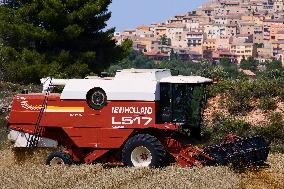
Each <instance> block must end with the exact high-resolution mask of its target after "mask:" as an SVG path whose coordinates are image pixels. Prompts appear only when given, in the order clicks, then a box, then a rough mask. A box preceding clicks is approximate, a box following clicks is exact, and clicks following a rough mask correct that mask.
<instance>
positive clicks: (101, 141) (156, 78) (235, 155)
mask: <svg viewBox="0 0 284 189" xmlns="http://www.w3.org/2000/svg"><path fill="white" fill-rule="evenodd" d="M42 83H43V91H42V93H41V94H18V95H16V96H15V97H14V99H13V104H12V110H11V113H10V117H9V125H10V129H11V132H10V134H9V138H10V139H11V140H12V141H14V142H15V147H29V148H30V147H57V146H63V147H64V148H65V150H64V152H62V151H57V152H54V153H51V154H50V155H49V156H48V158H47V161H46V163H47V164H48V165H51V164H60V163H63V164H71V163H73V162H78V163H93V162H102V163H107V162H112V163H122V164H124V165H125V166H134V167H160V166H164V165H166V164H167V160H168V159H174V160H175V161H176V162H177V163H178V164H179V165H181V166H194V165H195V166H198V167H202V166H205V165H216V164H222V165H227V164H234V165H239V164H241V165H245V166H246V165H251V164H256V163H263V162H265V161H266V159H267V156H268V152H269V146H268V144H267V143H266V142H265V140H264V139H263V138H261V137H253V138H249V139H241V138H239V137H230V140H226V141H225V142H223V143H221V144H218V145H213V146H207V147H204V148H203V149H200V148H197V147H195V146H193V145H191V144H188V143H185V142H184V141H183V140H180V139H179V138H178V137H176V133H180V131H181V130H183V131H189V134H188V135H186V137H187V138H192V137H198V138H200V125H201V123H202V112H203V109H204V106H205V103H206V86H207V85H209V84H211V83H212V80H211V79H207V78H204V77H200V76H172V75H171V71H170V70H167V69H158V70H155V69H151V70H147V69H146V70H141V69H127V70H121V71H118V72H117V73H116V76H115V77H113V78H110V77H87V78H85V79H51V78H45V79H42ZM55 86H63V91H62V93H61V94H57V93H52V92H51V91H52V88H53V87H55ZM169 157H172V158H169Z"/></svg>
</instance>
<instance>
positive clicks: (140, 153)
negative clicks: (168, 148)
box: [131, 146, 152, 167]
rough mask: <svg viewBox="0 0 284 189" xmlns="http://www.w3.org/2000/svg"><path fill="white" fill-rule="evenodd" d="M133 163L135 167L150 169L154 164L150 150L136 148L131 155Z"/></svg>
mask: <svg viewBox="0 0 284 189" xmlns="http://www.w3.org/2000/svg"><path fill="white" fill-rule="evenodd" d="M131 162H132V164H133V166H134V167H148V166H149V165H150V164H151V162H152V155H151V152H150V150H148V149H147V148H146V147H144V146H139V147H136V148H135V149H134V150H133V151H132V153H131Z"/></svg>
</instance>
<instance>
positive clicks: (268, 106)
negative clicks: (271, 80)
mask: <svg viewBox="0 0 284 189" xmlns="http://www.w3.org/2000/svg"><path fill="white" fill-rule="evenodd" d="M258 108H259V109H261V110H264V111H268V110H275V109H276V108H277V102H276V100H275V99H273V98H269V97H263V98H260V101H259V105H258Z"/></svg>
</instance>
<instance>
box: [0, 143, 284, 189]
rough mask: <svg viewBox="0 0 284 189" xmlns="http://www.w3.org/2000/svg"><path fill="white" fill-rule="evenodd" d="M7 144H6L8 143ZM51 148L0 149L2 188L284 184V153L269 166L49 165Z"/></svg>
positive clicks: (249, 188)
mask: <svg viewBox="0 0 284 189" xmlns="http://www.w3.org/2000/svg"><path fill="white" fill-rule="evenodd" d="M6 146H7V145H6ZM48 151H49V150H44V149H39V150H37V151H26V150H25V151H23V150H19V149H18V150H17V151H14V150H13V149H12V148H11V147H6V148H5V149H2V150H1V151H0V162H1V163H0V170H1V172H0V180H1V188H13V189H15V188H236V189H241V188H248V189H251V188H270V189H272V188H279V189H282V188H284V184H283V183H284V169H283V166H284V155H283V154H273V155H270V157H269V164H270V165H271V167H269V168H259V169H252V170H246V171H233V170H231V169H230V168H229V167H206V168H203V169H198V168H181V167H178V166H170V167H166V168H163V169H134V168H123V167H115V168H113V167H110V166H106V165H102V164H96V165H74V166H70V167H67V166H58V167H48V166H45V165H43V163H44V159H45V157H46V154H47V153H48Z"/></svg>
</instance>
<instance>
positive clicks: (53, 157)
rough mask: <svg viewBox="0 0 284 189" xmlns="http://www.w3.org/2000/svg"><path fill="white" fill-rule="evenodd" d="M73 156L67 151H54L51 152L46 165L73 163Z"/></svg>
mask: <svg viewBox="0 0 284 189" xmlns="http://www.w3.org/2000/svg"><path fill="white" fill-rule="evenodd" d="M71 164H72V159H71V156H70V155H69V154H67V153H65V152H60V151H57V152H53V153H51V154H49V156H48V157H47V160H46V165H50V166H58V165H71Z"/></svg>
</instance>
